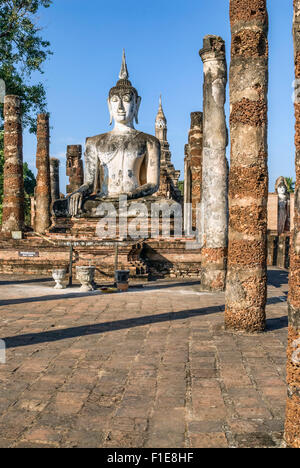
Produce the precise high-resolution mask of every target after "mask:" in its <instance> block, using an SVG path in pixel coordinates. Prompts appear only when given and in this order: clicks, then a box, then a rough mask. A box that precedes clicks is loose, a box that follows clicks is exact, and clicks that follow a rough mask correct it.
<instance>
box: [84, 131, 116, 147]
mask: <svg viewBox="0 0 300 468" xmlns="http://www.w3.org/2000/svg"><path fill="white" fill-rule="evenodd" d="M109 135H110V134H109V133H101V134H100V135H95V136H92V137H88V138H87V139H86V146H98V145H99V144H101V143H105V142H106V141H108V140H109V139H110V136H109Z"/></svg>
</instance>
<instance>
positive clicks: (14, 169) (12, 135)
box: [2, 96, 24, 235]
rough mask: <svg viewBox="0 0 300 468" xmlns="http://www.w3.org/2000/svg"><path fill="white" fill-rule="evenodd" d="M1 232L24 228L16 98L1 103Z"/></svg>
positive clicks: (18, 119) (20, 133)
mask: <svg viewBox="0 0 300 468" xmlns="http://www.w3.org/2000/svg"><path fill="white" fill-rule="evenodd" d="M3 180H4V184H3V215H2V232H3V233H5V234H7V235H9V234H10V233H12V232H16V231H19V232H20V231H22V230H23V228H24V182H23V140H22V122H21V102H20V98H19V97H18V96H5V101H4V171H3Z"/></svg>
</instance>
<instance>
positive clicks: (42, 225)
mask: <svg viewBox="0 0 300 468" xmlns="http://www.w3.org/2000/svg"><path fill="white" fill-rule="evenodd" d="M49 140H50V137H49V115H48V114H39V115H38V118H37V153H36V167H37V170H38V173H37V179H36V189H35V199H36V214H35V231H36V232H38V233H39V234H44V233H45V231H46V230H47V229H48V228H49V227H50V224H51V216H50V206H51V182H50V158H49Z"/></svg>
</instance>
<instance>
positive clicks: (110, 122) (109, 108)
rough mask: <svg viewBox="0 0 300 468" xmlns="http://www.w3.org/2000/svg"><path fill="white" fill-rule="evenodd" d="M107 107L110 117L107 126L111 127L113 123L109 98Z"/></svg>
mask: <svg viewBox="0 0 300 468" xmlns="http://www.w3.org/2000/svg"><path fill="white" fill-rule="evenodd" d="M107 105H108V110H109V116H110V121H109V125H111V124H112V122H113V115H112V109H111V104H110V100H109V98H108V99H107Z"/></svg>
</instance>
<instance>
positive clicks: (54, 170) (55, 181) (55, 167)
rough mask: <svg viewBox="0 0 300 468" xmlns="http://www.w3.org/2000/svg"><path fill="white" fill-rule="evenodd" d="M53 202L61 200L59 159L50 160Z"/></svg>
mask: <svg viewBox="0 0 300 468" xmlns="http://www.w3.org/2000/svg"><path fill="white" fill-rule="evenodd" d="M50 180H51V201H52V203H53V202H55V200H59V198H60V190H59V159H56V158H50Z"/></svg>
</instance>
